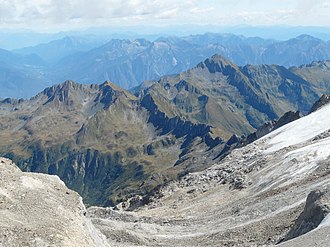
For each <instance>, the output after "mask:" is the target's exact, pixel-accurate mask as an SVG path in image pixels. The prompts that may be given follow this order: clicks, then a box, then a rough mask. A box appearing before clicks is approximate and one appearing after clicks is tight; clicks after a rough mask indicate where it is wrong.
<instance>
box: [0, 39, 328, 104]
mask: <svg viewBox="0 0 330 247" xmlns="http://www.w3.org/2000/svg"><path fill="white" fill-rule="evenodd" d="M100 42H102V41H97V40H96V41H95V40H90V39H85V38H82V37H77V36H71V37H65V38H63V39H60V40H54V41H52V42H50V43H44V44H40V45H37V46H34V47H26V48H21V49H16V50H14V51H3V52H6V53H7V55H6V56H3V57H1V59H0V71H2V72H1V77H0V89H1V90H0V97H2V98H5V97H14V98H29V97H31V96H33V95H35V94H36V93H37V92H39V91H41V90H42V89H44V88H45V87H47V86H51V85H53V84H55V83H58V82H62V81H65V80H68V79H70V80H74V81H79V82H81V83H87V84H90V83H99V82H100V81H106V80H109V81H113V82H114V83H116V84H117V85H119V86H121V87H123V88H125V89H129V88H132V87H135V86H137V85H139V84H141V83H142V82H143V81H145V80H154V79H159V78H160V77H162V76H164V75H168V74H177V73H180V72H182V71H185V70H187V69H190V68H193V67H194V66H196V65H197V64H198V63H199V62H200V61H203V60H205V59H206V58H207V57H210V56H212V55H214V54H220V55H222V56H224V57H225V58H227V59H229V60H231V61H233V62H234V63H236V64H238V65H239V66H245V65H247V64H278V65H282V66H285V67H286V68H289V67H291V66H296V67H299V66H301V65H303V64H309V63H312V62H313V61H321V60H322V61H323V60H327V59H329V57H330V44H329V42H326V41H323V40H320V39H317V38H314V37H312V36H308V35H300V36H298V37H297V38H294V39H290V40H287V41H276V40H268V39H262V38H258V37H254V38H253V37H252V38H251V37H250V38H246V37H244V36H239V35H233V34H213V33H206V34H204V35H190V36H186V37H159V38H157V39H156V40H154V41H149V40H146V39H142V38H141V39H135V40H127V39H113V40H110V41H109V42H108V43H105V44H102V45H101V43H100ZM9 54H10V56H11V57H12V58H15V59H10V60H8V59H6V57H7V56H9ZM13 82H15V83H13ZM16 85H19V86H16Z"/></svg>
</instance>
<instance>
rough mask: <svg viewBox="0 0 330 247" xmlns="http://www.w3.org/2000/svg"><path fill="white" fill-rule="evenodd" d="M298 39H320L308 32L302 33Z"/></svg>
mask: <svg viewBox="0 0 330 247" xmlns="http://www.w3.org/2000/svg"><path fill="white" fill-rule="evenodd" d="M297 39H300V40H320V39H318V38H315V37H313V36H311V35H308V34H301V35H299V36H298V37H297ZM320 41H321V40H320Z"/></svg>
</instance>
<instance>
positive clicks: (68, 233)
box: [0, 85, 330, 247]
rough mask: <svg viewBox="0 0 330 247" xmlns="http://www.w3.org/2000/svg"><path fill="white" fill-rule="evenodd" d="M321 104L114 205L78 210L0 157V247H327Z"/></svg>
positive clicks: (53, 182)
mask: <svg viewBox="0 0 330 247" xmlns="http://www.w3.org/2000/svg"><path fill="white" fill-rule="evenodd" d="M106 86H107V85H102V86H100V88H102V87H106ZM93 88H94V90H97V89H98V88H97V86H93ZM329 101H330V95H324V96H323V97H322V98H321V99H320V100H318V101H317V102H316V103H315V104H314V105H313V107H312V109H313V111H312V112H311V113H310V114H308V115H307V116H305V117H302V118H299V119H298V120H295V121H292V122H290V123H287V124H285V125H284V126H281V127H279V128H277V129H276V130H274V131H273V132H271V133H269V134H267V135H265V136H263V137H262V138H260V139H259V140H256V141H255V142H253V143H250V144H249V145H246V146H244V147H241V148H238V149H235V150H233V151H232V152H231V153H230V154H229V155H228V156H227V157H225V158H224V159H222V160H221V161H217V162H216V163H215V164H213V165H211V166H210V167H208V168H207V169H202V170H201V171H199V172H191V173H188V174H185V175H183V176H181V177H179V178H178V179H175V180H172V181H168V182H167V183H165V184H163V185H161V186H158V187H157V188H155V190H153V191H152V192H151V193H149V194H148V195H146V196H141V195H135V196H133V197H131V198H129V199H128V200H126V201H123V202H121V203H119V204H117V205H115V206H113V207H95V206H92V207H89V208H88V209H87V210H86V209H85V206H84V205H83V204H82V202H81V198H79V196H78V194H77V193H75V192H73V191H71V190H69V189H68V188H67V187H66V186H65V185H64V183H63V182H61V181H60V179H59V178H58V177H57V176H49V175H45V174H36V173H29V172H21V171H20V170H19V169H18V168H17V167H16V166H15V164H13V163H12V161H10V160H8V159H5V158H0V175H1V181H0V188H1V190H0V214H1V215H2V217H0V225H1V228H0V232H1V233H2V234H1V235H0V241H1V244H4V245H6V246H23V245H24V246H26V245H35V246H42V245H45V244H47V245H57V246H73V245H74V246H281V247H286V246H290V247H295V246H297V247H298V246H299V247H308V246H313V245H314V246H321V247H326V246H328V242H329V234H328V233H329V227H330V220H329V219H330V218H329V215H330V214H329V212H330V210H329V208H330V207H329V205H330V188H329V164H328V163H329V156H330V153H329V148H328V147H329V141H330V140H329V133H330V132H329V126H328V122H329V120H330V119H329V116H330V114H329V112H330V105H329ZM288 137H289V138H288ZM2 140H4V139H2ZM204 158H205V157H204ZM35 161H36V160H35ZM75 165H77V164H75ZM85 165H86V167H87V166H88V165H89V163H86V164H85ZM99 165H104V163H102V162H100V163H99ZM94 176H95V173H94ZM18 232H19V234H17V233H18Z"/></svg>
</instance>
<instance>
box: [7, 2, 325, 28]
mask: <svg viewBox="0 0 330 247" xmlns="http://www.w3.org/2000/svg"><path fill="white" fill-rule="evenodd" d="M329 13H330V0H181V1H178V0H0V28H3V29H4V28H6V29H32V30H43V31H45V30H54V31H60V30H72V29H78V28H88V27H96V26H143V25H153V26H168V25H182V24H198V25H219V26H234V25H251V26H272V25H289V26H326V27H328V26H329V23H330V14H329Z"/></svg>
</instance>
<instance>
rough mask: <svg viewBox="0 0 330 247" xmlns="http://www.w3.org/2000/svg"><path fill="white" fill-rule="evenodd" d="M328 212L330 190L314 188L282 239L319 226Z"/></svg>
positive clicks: (329, 210) (290, 237) (291, 237)
mask: <svg viewBox="0 0 330 247" xmlns="http://www.w3.org/2000/svg"><path fill="white" fill-rule="evenodd" d="M329 212H330V190H329V188H327V189H323V190H315V191H312V192H311V193H309V195H308V197H307V200H306V205H305V208H304V211H303V212H302V213H301V215H300V216H299V218H298V219H297V221H296V222H295V224H294V226H293V227H292V229H291V230H290V231H289V232H288V234H287V235H286V237H285V239H284V241H286V240H290V239H293V238H296V237H299V236H300V235H303V234H305V233H307V232H309V231H311V230H313V229H315V228H317V227H318V226H319V224H320V223H321V222H322V221H323V219H324V218H325V217H326V216H327V215H328V214H329Z"/></svg>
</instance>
